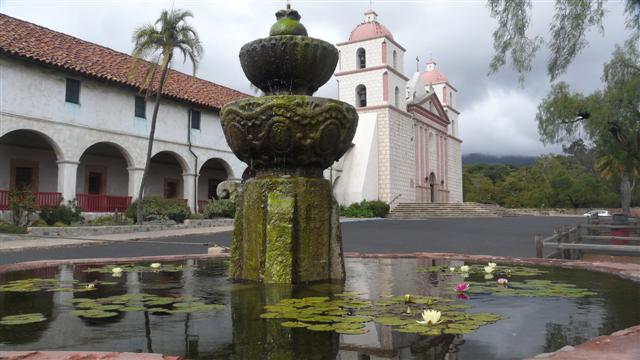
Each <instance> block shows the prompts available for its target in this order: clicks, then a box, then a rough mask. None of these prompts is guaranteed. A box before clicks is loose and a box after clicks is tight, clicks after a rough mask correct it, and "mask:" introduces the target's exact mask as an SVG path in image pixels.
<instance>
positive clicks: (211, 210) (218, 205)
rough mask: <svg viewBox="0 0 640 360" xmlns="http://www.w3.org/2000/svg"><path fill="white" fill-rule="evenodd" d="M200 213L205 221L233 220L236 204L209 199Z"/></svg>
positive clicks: (226, 200)
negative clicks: (214, 219) (215, 219)
mask: <svg viewBox="0 0 640 360" xmlns="http://www.w3.org/2000/svg"><path fill="white" fill-rule="evenodd" d="M202 213H203V215H204V217H205V218H207V219H213V218H220V217H222V218H233V217H235V216H236V204H235V202H233V201H232V200H229V199H219V200H216V199H210V200H209V202H208V203H207V205H205V207H204V211H203V212H202Z"/></svg>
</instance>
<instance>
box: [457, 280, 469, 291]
mask: <svg viewBox="0 0 640 360" xmlns="http://www.w3.org/2000/svg"><path fill="white" fill-rule="evenodd" d="M455 289H456V291H457V292H465V291H467V290H469V283H466V282H462V283H459V284H458V285H456V288H455Z"/></svg>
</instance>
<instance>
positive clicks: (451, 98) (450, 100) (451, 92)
mask: <svg viewBox="0 0 640 360" xmlns="http://www.w3.org/2000/svg"><path fill="white" fill-rule="evenodd" d="M449 105H451V106H453V91H449Z"/></svg>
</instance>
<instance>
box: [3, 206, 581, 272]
mask: <svg viewBox="0 0 640 360" xmlns="http://www.w3.org/2000/svg"><path fill="white" fill-rule="evenodd" d="M580 221H583V220H582V219H580V218H575V217H533V216H522V217H507V218H467V219H430V220H377V221H359V222H348V223H343V224H342V234H343V244H344V250H345V251H347V252H368V253H392V252H393V253H408V252H419V251H420V252H422V251H424V252H452V253H466V254H478V255H502V256H530V257H531V256H535V247H534V243H533V237H534V235H536V234H541V235H543V236H546V235H550V234H552V233H553V229H554V228H556V227H559V226H562V225H572V224H575V223H577V222H580ZM209 243H216V244H219V245H223V246H229V245H230V243H231V233H229V232H227V233H219V234H213V235H189V236H181V237H174V238H162V239H153V240H143V241H132V242H126V243H109V244H100V245H91V246H78V247H67V248H53V249H48V250H29V251H15V252H4V253H0V264H9V263H16V262H22V261H31V260H44V259H69V258H105V257H130V256H151V255H176V254H201V253H206V252H207V246H206V244H209Z"/></svg>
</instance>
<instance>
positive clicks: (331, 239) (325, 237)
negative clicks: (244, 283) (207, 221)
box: [230, 177, 344, 284]
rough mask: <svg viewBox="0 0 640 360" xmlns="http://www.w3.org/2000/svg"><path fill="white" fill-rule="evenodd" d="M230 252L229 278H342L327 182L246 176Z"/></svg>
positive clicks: (335, 213) (288, 281) (285, 280)
mask: <svg viewBox="0 0 640 360" xmlns="http://www.w3.org/2000/svg"><path fill="white" fill-rule="evenodd" d="M231 253H232V258H231V261H232V266H231V268H230V274H231V277H232V278H235V279H243V280H255V281H261V282H264V283H280V284H282V283H285V284H293V283H301V282H311V281H325V280H342V279H344V262H343V261H344V260H343V256H342V240H341V232H340V223H339V215H338V206H337V204H336V202H335V200H334V199H333V195H332V192H331V183H330V182H329V181H328V180H325V179H317V178H307V177H265V178H258V179H251V180H249V181H247V182H246V183H245V184H244V186H243V191H242V194H241V195H240V199H239V205H238V209H237V214H236V224H235V230H234V233H233V246H232V249H231Z"/></svg>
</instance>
